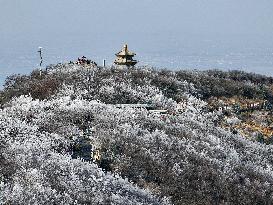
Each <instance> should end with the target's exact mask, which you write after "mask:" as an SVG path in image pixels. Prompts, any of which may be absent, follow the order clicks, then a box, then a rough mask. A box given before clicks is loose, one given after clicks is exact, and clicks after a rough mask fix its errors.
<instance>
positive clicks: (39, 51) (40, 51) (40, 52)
mask: <svg viewBox="0 0 273 205" xmlns="http://www.w3.org/2000/svg"><path fill="white" fill-rule="evenodd" d="M42 49H43V48H42V47H39V50H38V53H39V55H40V75H42V64H43V56H42Z"/></svg>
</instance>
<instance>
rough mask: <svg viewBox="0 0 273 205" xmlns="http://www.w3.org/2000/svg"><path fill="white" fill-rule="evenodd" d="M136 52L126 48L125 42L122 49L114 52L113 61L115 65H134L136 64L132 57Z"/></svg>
mask: <svg viewBox="0 0 273 205" xmlns="http://www.w3.org/2000/svg"><path fill="white" fill-rule="evenodd" d="M135 55H136V54H135V53H133V52H131V51H129V50H128V45H127V44H125V45H124V46H123V48H122V50H121V51H120V52H118V53H116V56H117V58H116V60H115V61H114V63H115V64H116V65H126V66H128V67H129V66H134V65H135V64H137V61H136V60H134V59H133V57H134V56H135Z"/></svg>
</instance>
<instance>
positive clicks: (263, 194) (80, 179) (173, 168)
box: [0, 65, 273, 204]
mask: <svg viewBox="0 0 273 205" xmlns="http://www.w3.org/2000/svg"><path fill="white" fill-rule="evenodd" d="M220 74H221V76H220ZM217 75H218V76H217ZM242 76H244V77H246V76H247V79H241V78H242ZM254 77H255V78H254ZM235 78H236V79H235ZM260 78H264V81H263V85H262V86H263V88H261V84H260V85H258V83H256V82H258V81H259V80H260ZM208 79H210V80H209V81H208ZM219 79H222V80H219ZM254 81H255V82H254ZM223 82H224V83H223ZM232 82H233V83H234V82H235V83H237V87H238V86H241V87H242V88H244V87H245V86H247V89H251V90H253V92H251V95H253V96H254V95H255V97H256V96H258V95H259V94H260V93H259V92H260V90H261V89H264V90H266V89H268V88H269V87H270V85H271V83H272V82H271V78H266V77H263V76H256V75H254V74H252V75H249V74H245V73H239V74H238V73H237V74H236V75H235V74H234V73H229V74H228V73H221V72H219V71H214V72H213V73H210V72H192V71H185V72H184V71H180V72H176V73H175V72H171V71H156V70H154V69H150V68H137V69H132V70H116V69H111V68H99V67H92V68H91V67H90V68H89V67H84V66H78V65H56V66H52V67H50V68H48V71H47V72H43V73H42V75H40V74H39V73H38V72H36V71H34V72H33V73H32V74H31V75H30V76H11V77H10V78H9V79H8V80H7V84H6V86H5V89H4V90H3V92H2V94H1V99H2V107H3V108H2V110H1V111H0V127H1V135H0V140H1V147H0V149H1V154H0V162H1V168H0V180H1V186H0V189H1V193H3V194H1V195H0V199H1V201H2V202H3V203H11V204H26V203H39V204H48V203H58V204H59V203H60V204H72V203H78V204H86V203H92V204H169V203H174V204H258V203H262V204H271V203H272V200H273V198H272V197H273V192H272V186H270V184H272V183H273V178H272V176H273V175H272V174H273V170H272V160H271V155H272V146H271V145H265V144H261V143H259V142H257V141H253V140H252V141H250V140H249V139H247V138H245V137H242V136H240V135H239V134H234V133H231V132H229V131H226V130H224V129H222V128H220V127H219V126H218V125H219V123H218V122H219V121H220V120H221V113H219V112H210V111H209V110H208V109H207V102H205V101H203V100H206V99H207V98H206V95H207V93H208V92H209V90H210V93H211V95H212V96H215V95H216V94H217V95H220V94H223V92H224V91H221V90H223V89H221V88H222V87H224V86H226V87H225V88H227V87H228V88H234V89H235V86H234V85H232ZM216 83H218V85H217V84H216ZM229 83H231V84H229ZM212 88H215V89H216V88H217V90H213V89H212ZM220 91H221V92H222V93H221V92H220ZM254 91H255V92H254ZM225 92H226V91H225ZM228 92H229V93H231V94H232V92H233V91H232V90H229V91H228ZM234 92H235V91H234ZM268 93H270V92H269V91H268ZM243 94H244V92H243V91H242V95H243ZM263 97H264V98H269V97H270V95H269V94H268V96H263ZM200 98H202V99H200ZM181 101H183V102H185V103H184V104H183V106H182V105H181V104H179V103H180V102H181ZM116 104H126V105H127V104H148V105H153V109H160V110H166V113H164V114H161V113H156V112H151V111H149V109H148V110H147V109H145V108H138V107H137V106H135V107H134V106H126V105H124V106H122V107H121V106H118V107H117V106H116ZM178 104H179V105H178ZM177 107H180V108H181V109H179V110H177ZM82 138H84V139H87V140H88V142H89V143H90V144H92V145H94V146H96V147H97V148H98V149H99V152H100V155H101V159H100V160H97V161H92V160H91V161H84V160H81V159H72V157H71V155H72V153H73V151H74V150H75V149H74V148H75V145H77V144H76V142H78V141H79V139H82ZM90 154H91V153H90ZM131 182H134V184H133V183H131ZM139 187H141V188H139ZM163 196H166V197H167V198H162V197H163Z"/></svg>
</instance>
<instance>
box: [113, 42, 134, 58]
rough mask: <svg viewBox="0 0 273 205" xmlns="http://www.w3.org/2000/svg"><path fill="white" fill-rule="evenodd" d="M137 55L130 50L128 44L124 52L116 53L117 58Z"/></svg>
mask: <svg viewBox="0 0 273 205" xmlns="http://www.w3.org/2000/svg"><path fill="white" fill-rule="evenodd" d="M135 55H136V54H135V53H133V52H131V51H129V50H128V46H127V44H125V45H124V46H123V48H122V50H121V51H120V52H118V53H116V56H135Z"/></svg>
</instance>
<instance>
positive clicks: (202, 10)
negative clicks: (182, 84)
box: [0, 0, 273, 78]
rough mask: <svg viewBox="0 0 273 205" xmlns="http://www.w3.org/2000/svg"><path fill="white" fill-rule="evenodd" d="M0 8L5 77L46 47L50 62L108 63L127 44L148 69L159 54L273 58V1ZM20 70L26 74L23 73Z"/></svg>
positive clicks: (117, 1)
mask: <svg viewBox="0 0 273 205" xmlns="http://www.w3.org/2000/svg"><path fill="white" fill-rule="evenodd" d="M0 3H1V4H0V5H1V7H0V30H1V32H0V71H1V73H0V78H1V74H2V76H3V75H6V74H9V73H11V72H18V70H19V72H20V71H22V72H25V71H29V70H30V69H32V68H31V66H32V65H33V66H36V65H37V63H36V58H37V56H36V53H35V52H36V50H37V47H38V46H43V47H45V52H46V54H45V55H47V63H54V62H55V61H62V60H68V58H76V57H77V56H80V55H82V54H85V55H88V56H91V57H93V58H95V59H96V60H101V59H103V58H106V59H107V62H109V61H112V60H113V58H114V56H113V54H114V53H115V52H116V51H118V50H119V49H120V48H121V46H122V44H123V43H125V42H127V43H128V44H129V48H133V50H134V51H136V52H137V53H138V54H139V58H140V59H141V60H143V61H144V62H145V60H146V61H147V62H149V61H148V60H147V59H148V58H149V57H150V58H156V54H158V55H160V58H161V59H162V62H163V60H164V56H165V55H166V58H167V56H171V55H172V54H175V55H181V56H183V55H188V54H190V55H192V56H193V57H194V55H196V56H198V55H200V54H202V53H208V55H210V53H218V52H219V53H224V52H225V51H226V50H229V51H231V50H232V51H234V52H241V51H242V50H244V51H246V52H248V50H247V49H249V52H254V53H255V52H256V50H258V51H257V52H267V51H269V53H270V52H271V51H272V52H273V49H272V48H273V40H272V38H273V1H272V0H168V1H166V0H40V1H39V0H0ZM34 62H35V63H34ZM20 65H24V66H25V67H26V68H25V69H24V68H20V69H23V70H20V69H19V67H20ZM178 65H180V64H178ZM181 65H183V64H181Z"/></svg>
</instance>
